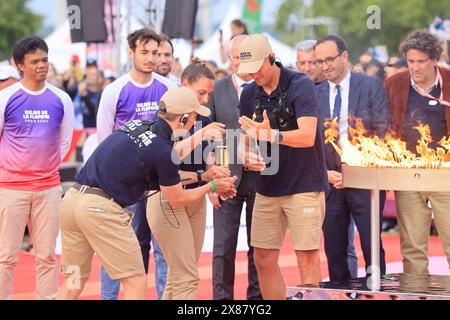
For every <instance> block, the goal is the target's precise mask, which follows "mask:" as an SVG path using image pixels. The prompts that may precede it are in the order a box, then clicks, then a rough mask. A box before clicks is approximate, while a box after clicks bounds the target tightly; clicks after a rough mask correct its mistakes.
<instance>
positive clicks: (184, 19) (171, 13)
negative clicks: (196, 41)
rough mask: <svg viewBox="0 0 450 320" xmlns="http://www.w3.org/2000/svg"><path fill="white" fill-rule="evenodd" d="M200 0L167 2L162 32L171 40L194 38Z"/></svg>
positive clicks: (167, 0)
mask: <svg viewBox="0 0 450 320" xmlns="http://www.w3.org/2000/svg"><path fill="white" fill-rule="evenodd" d="M197 10H198V0H166V12H165V14H164V23H163V28H162V32H163V33H164V34H166V35H167V36H169V38H182V39H192V38H194V29H195V18H196V15H197Z"/></svg>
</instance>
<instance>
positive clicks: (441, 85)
mask: <svg viewBox="0 0 450 320" xmlns="http://www.w3.org/2000/svg"><path fill="white" fill-rule="evenodd" d="M437 74H438V82H439V86H440V87H441V95H440V97H439V99H438V98H436V97H433V96H432V95H431V94H429V93H428V92H426V91H425V90H423V89H422V88H420V87H419V86H417V85H416V84H415V83H412V85H413V88H414V89H415V90H416V91H417V92H418V93H419V94H420V95H421V96H422V97H426V98H429V99H433V100H434V101H436V100H437V101H439V103H440V104H441V105H443V106H447V107H450V102H448V101H445V100H444V86H443V80H442V75H441V73H440V72H439V70H437Z"/></svg>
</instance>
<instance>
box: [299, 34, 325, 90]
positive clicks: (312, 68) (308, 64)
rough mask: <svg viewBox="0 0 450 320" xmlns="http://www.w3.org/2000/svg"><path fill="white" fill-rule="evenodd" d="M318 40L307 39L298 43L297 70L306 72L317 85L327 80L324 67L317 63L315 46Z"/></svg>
mask: <svg viewBox="0 0 450 320" xmlns="http://www.w3.org/2000/svg"><path fill="white" fill-rule="evenodd" d="M316 43H317V40H305V41H302V42H300V43H299V44H297V47H296V48H297V63H296V64H297V70H298V72H301V73H304V74H306V75H307V76H308V77H309V78H310V79H311V80H312V81H313V82H314V83H315V84H316V85H319V84H321V83H322V82H324V81H325V78H324V76H323V74H322V68H320V66H319V65H316V58H315V54H314V46H315V45H316Z"/></svg>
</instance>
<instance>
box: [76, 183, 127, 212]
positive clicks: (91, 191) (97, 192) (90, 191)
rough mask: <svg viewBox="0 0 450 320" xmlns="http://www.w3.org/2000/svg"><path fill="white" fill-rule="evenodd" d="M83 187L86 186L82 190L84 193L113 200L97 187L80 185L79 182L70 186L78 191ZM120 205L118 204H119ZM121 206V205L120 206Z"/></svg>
mask: <svg viewBox="0 0 450 320" xmlns="http://www.w3.org/2000/svg"><path fill="white" fill-rule="evenodd" d="M83 187H86V189H85V190H84V193H86V194H94V195H96V196H99V197H102V198H105V199H108V200H112V201H115V200H114V198H113V197H111V196H109V195H108V194H107V193H106V192H105V191H103V190H102V189H99V188H92V187H88V186H82V185H81V184H78V183H76V184H74V185H73V186H72V188H74V189H75V190H78V191H80V190H81V189H82V188H83ZM119 205H120V204H119ZM121 207H122V206H121Z"/></svg>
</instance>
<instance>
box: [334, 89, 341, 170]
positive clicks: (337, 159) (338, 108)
mask: <svg viewBox="0 0 450 320" xmlns="http://www.w3.org/2000/svg"><path fill="white" fill-rule="evenodd" d="M336 90H337V93H336V99H335V100H334V109H333V119H335V118H337V119H338V123H339V122H340V119H341V105H342V97H341V86H339V85H337V86H336ZM340 127H341V126H340V123H339V131H340ZM338 141H339V137H338ZM333 153H334V161H335V164H336V170H337V171H339V172H340V171H341V170H342V168H341V158H340V157H339V155H338V153H337V152H336V150H334V148H333Z"/></svg>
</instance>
